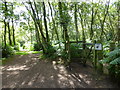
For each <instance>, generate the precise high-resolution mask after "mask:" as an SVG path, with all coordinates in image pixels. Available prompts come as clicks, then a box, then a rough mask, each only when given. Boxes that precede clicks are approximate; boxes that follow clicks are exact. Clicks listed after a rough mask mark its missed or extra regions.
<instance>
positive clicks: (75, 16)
mask: <svg viewBox="0 0 120 90" xmlns="http://www.w3.org/2000/svg"><path fill="white" fill-rule="evenodd" d="M74 18H75V28H76V41H77V42H78V39H79V31H78V25H77V3H75V11H74Z"/></svg>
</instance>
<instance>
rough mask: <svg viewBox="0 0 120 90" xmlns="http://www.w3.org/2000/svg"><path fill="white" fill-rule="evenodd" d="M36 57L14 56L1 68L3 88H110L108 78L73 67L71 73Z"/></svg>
mask: <svg viewBox="0 0 120 90" xmlns="http://www.w3.org/2000/svg"><path fill="white" fill-rule="evenodd" d="M38 57H39V54H30V55H21V56H15V57H14V60H13V61H10V62H9V63H7V64H6V65H4V66H2V70H3V71H2V85H3V88H101V87H102V88H113V87H115V86H114V85H113V84H112V83H111V82H110V81H109V79H108V78H107V77H105V76H100V75H98V74H95V72H94V70H93V69H92V68H91V67H89V66H87V67H86V68H85V67H83V66H82V65H79V64H72V71H69V70H66V69H65V67H64V66H62V65H54V64H52V63H51V62H48V61H43V60H39V58H38Z"/></svg>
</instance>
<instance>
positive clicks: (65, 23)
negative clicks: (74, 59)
mask: <svg viewBox="0 0 120 90" xmlns="http://www.w3.org/2000/svg"><path fill="white" fill-rule="evenodd" d="M58 7H59V14H60V22H61V26H62V27H63V31H64V34H65V52H66V54H67V62H66V64H67V65H68V64H69V63H70V41H69V35H68V31H67V24H68V22H66V21H65V19H64V18H63V15H64V14H65V13H63V12H62V9H63V8H62V3H61V2H59V3H58ZM66 19H67V18H66Z"/></svg>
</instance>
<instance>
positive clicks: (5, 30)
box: [4, 20, 7, 47]
mask: <svg viewBox="0 0 120 90" xmlns="http://www.w3.org/2000/svg"><path fill="white" fill-rule="evenodd" d="M4 26H5V29H4V44H5V47H6V32H7V24H6V21H5V20H4Z"/></svg>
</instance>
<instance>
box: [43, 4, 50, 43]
mask: <svg viewBox="0 0 120 90" xmlns="http://www.w3.org/2000/svg"><path fill="white" fill-rule="evenodd" d="M43 16H44V25H45V31H46V39H47V42H49V41H50V40H49V35H48V28H47V20H46V9H45V3H44V2H43Z"/></svg>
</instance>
